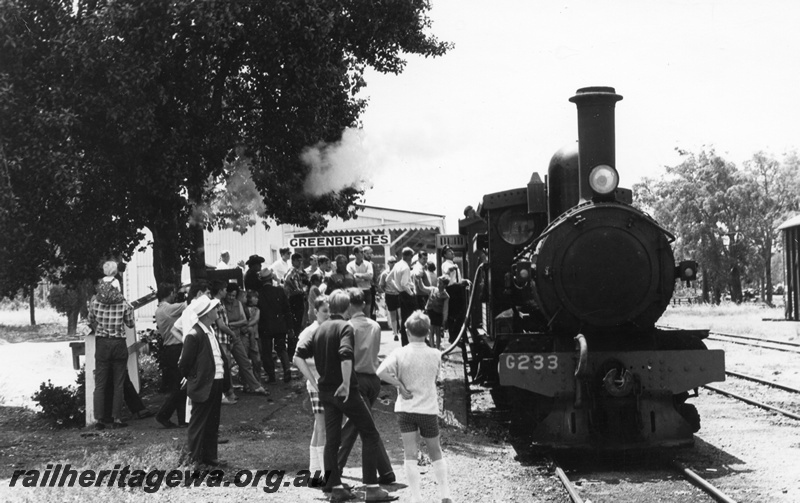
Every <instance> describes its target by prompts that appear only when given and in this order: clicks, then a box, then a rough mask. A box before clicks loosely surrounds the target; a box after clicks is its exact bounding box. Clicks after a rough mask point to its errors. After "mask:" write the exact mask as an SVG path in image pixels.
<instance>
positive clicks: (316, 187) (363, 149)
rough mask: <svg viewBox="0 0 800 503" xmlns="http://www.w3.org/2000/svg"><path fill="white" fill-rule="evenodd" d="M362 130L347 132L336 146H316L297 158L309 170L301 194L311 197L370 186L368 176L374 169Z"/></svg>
mask: <svg viewBox="0 0 800 503" xmlns="http://www.w3.org/2000/svg"><path fill="white" fill-rule="evenodd" d="M372 150H373V149H370V148H369V146H368V142H367V141H366V138H365V135H364V132H363V130H361V129H354V128H348V129H345V131H344V133H343V134H342V139H341V140H340V141H338V142H335V143H322V142H320V143H318V144H317V145H315V146H313V147H308V148H306V149H305V150H303V152H302V154H300V160H301V161H303V163H304V164H306V165H307V166H310V167H311V172H310V173H309V174H308V177H307V178H306V181H305V185H304V190H305V192H306V193H307V194H309V195H312V196H321V195H323V194H327V193H329V192H336V191H340V190H342V189H344V188H347V187H355V188H356V189H358V190H366V189H367V188H370V187H371V185H372V182H371V176H370V175H371V173H372V172H374V170H375V169H376V167H377V166H376V165H377V162H376V159H375V155H373V153H372V152H371V151H372Z"/></svg>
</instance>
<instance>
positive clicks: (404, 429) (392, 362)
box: [378, 310, 452, 503]
mask: <svg viewBox="0 0 800 503" xmlns="http://www.w3.org/2000/svg"><path fill="white" fill-rule="evenodd" d="M430 330H431V322H430V319H429V318H428V316H427V315H425V314H424V313H423V312H422V311H419V310H418V311H414V313H413V314H412V315H411V316H409V318H408V320H406V332H407V333H408V340H409V344H408V345H406V346H404V347H401V348H398V349H395V350H394V351H392V353H391V354H389V356H388V357H387V358H386V359H385V360H384V361H383V363H381V365H380V367H378V377H380V378H381V379H382V380H383V381H386V382H388V383H389V384H392V385H393V386H395V387H397V389H398V395H397V402H395V405H394V411H395V412H396V413H397V422H398V424H399V425H400V433H401V434H402V438H403V457H404V460H405V461H404V467H405V472H406V476H407V477H408V485H409V486H410V487H411V495H412V500H413V501H415V502H421V501H422V492H421V480H420V473H419V467H418V466H417V432H419V434H420V435H421V436H422V438H423V439H424V440H425V443H426V444H427V446H428V452H429V453H430V456H431V460H432V461H433V463H432V468H433V475H434V477H435V478H436V483H437V485H438V486H439V497H440V498H442V503H452V502H451V500H450V487H449V486H448V482H447V463H446V462H445V460H444V458H443V457H442V447H441V444H440V443H439V402H438V399H437V394H436V376H437V375H438V374H439V368H440V366H441V358H442V354H441V352H440V351H438V350H436V349H433V348H430V347H428V346H427V345H426V344H425V339H426V337H427V336H428V334H429V333H430Z"/></svg>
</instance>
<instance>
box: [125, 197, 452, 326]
mask: <svg viewBox="0 0 800 503" xmlns="http://www.w3.org/2000/svg"><path fill="white" fill-rule="evenodd" d="M360 208H361V210H362V211H360V212H359V213H358V217H357V218H355V219H351V220H347V221H344V220H341V219H339V218H332V219H330V221H329V223H328V227H327V229H326V230H325V231H324V232H322V233H315V232H313V231H309V230H308V229H307V228H304V227H296V226H292V225H277V224H276V223H275V222H273V221H269V220H268V221H267V223H269V226H270V228H269V229H265V228H264V225H263V224H262V223H261V222H259V223H257V224H256V225H255V226H253V227H251V228H249V229H248V230H247V232H245V233H244V234H240V233H239V232H237V231H234V230H232V229H219V230H214V231H213V232H208V231H206V232H205V236H204V246H205V257H206V263H207V264H206V265H207V267H209V268H214V267H216V265H217V263H218V262H219V260H220V254H221V253H222V252H223V251H228V252H229V253H230V264H232V265H235V264H237V263H239V262H240V261H246V260H247V259H248V257H250V255H254V254H257V255H261V256H262V257H264V259H265V260H266V261H265V265H267V266H268V265H270V264H272V263H273V262H275V261H276V260H278V259H279V258H280V255H279V250H280V249H281V248H285V247H288V248H291V249H292V251H293V252H295V251H296V252H299V253H301V254H302V255H303V257H304V267H305V266H307V265H308V258H309V257H310V256H311V255H320V254H324V255H327V256H328V257H329V258H330V259H331V260H333V258H334V257H335V256H336V255H338V254H343V255H345V256H349V255H350V253H351V251H352V248H353V246H355V245H361V246H366V245H369V246H371V247H372V250H373V252H374V254H373V264H374V265H375V266H376V268H377V269H382V268H383V267H384V266H385V264H386V259H387V258H388V257H389V256H390V255H395V256H399V253H400V251H401V250H402V249H403V248H404V247H406V246H408V247H410V248H412V249H413V250H414V251H420V250H426V251H428V253H429V254H431V255H433V254H435V252H436V236H437V235H440V234H446V229H445V217H444V215H436V214H432V213H422V212H417V211H407V210H397V209H389V208H380V207H376V206H360ZM144 233H145V238H144V239H143V241H142V243H141V246H142V247H144V246H145V245H146V244H147V242H148V241H150V240H152V235H151V234H150V232H149V231H148V230H147V229H144ZM376 274H377V272H376ZM181 281H182V283H184V284H186V283H189V282H190V281H191V279H190V277H189V268H188V266H184V268H183V272H182V275H181ZM123 288H124V290H125V297H126V298H127V299H131V300H133V299H139V298H141V297H143V296H145V295H147V294H149V293H151V292H153V291H155V290H156V281H155V276H154V274H153V250H152V248H151V247H146V249H145V251H142V252H136V254H135V255H134V256H133V257H132V259H131V261H130V262H129V263H128V264H127V268H126V270H125V274H124V282H123ZM155 309H156V303H155V302H151V303H150V304H147V305H145V306H142V307H141V308H139V309H137V310H136V311H135V313H136V319H137V323H138V322H139V321H140V320H141V321H142V322H144V323H150V322H152V320H153V316H154V314H155Z"/></svg>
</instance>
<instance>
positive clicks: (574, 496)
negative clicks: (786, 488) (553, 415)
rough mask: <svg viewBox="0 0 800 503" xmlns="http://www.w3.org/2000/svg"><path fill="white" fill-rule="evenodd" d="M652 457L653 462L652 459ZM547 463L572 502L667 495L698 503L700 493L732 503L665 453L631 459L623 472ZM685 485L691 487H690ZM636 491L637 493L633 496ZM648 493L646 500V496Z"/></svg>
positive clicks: (657, 498) (653, 498) (553, 461)
mask: <svg viewBox="0 0 800 503" xmlns="http://www.w3.org/2000/svg"><path fill="white" fill-rule="evenodd" d="M652 457H655V458H656V459H652ZM550 463H551V466H552V468H553V471H554V472H555V474H556V476H557V477H558V479H559V481H560V482H561V484H562V486H563V487H564V489H565V491H566V492H567V494H568V496H569V499H570V501H572V502H573V503H583V502H584V501H586V502H588V501H594V502H597V501H673V500H672V499H668V498H669V497H670V496H673V497H674V501H702V496H701V495H700V492H702V493H705V494H706V495H707V496H708V497H709V498H710V499H709V501H710V500H714V501H719V502H723V503H733V502H735V500H734V499H732V498H731V497H729V496H728V495H727V494H725V493H724V492H722V491H720V490H719V489H718V488H716V487H715V486H714V484H712V483H711V482H709V481H708V480H706V479H705V478H703V477H702V476H700V475H699V474H698V473H696V472H695V471H693V470H691V469H690V468H687V467H686V466H684V465H683V464H681V463H680V462H677V461H673V460H668V459H666V458H665V454H664V453H661V452H658V453H655V455H654V456H648V457H647V458H645V459H640V458H639V457H638V456H634V458H633V459H632V460H629V461H628V462H627V463H625V464H624V465H623V466H622V469H623V470H624V471H623V472H622V473H620V471H619V469H609V468H607V467H606V466H603V467H602V468H596V467H591V466H590V467H588V468H587V467H585V466H583V467H572V468H569V469H566V470H565V469H564V468H563V467H562V465H569V464H572V462H571V461H565V462H562V461H559V460H557V459H556V458H555V457H552V458H550ZM612 464H613V463H612ZM629 465H632V466H629ZM620 475H623V476H624V477H627V478H629V480H633V479H636V478H639V479H641V482H642V484H640V486H641V487H640V488H639V490H638V491H637V490H636V489H632V488H631V487H630V484H628V483H623V482H622V481H621V480H620V479H621V477H620ZM626 482H627V481H626ZM688 484H692V486H693V487H690V486H689V485H688ZM655 485H658V486H659V488H658V490H657V491H654V490H653V489H654V486H655ZM637 492H640V493H639V494H637ZM648 492H649V493H650V497H648V495H647V493H648Z"/></svg>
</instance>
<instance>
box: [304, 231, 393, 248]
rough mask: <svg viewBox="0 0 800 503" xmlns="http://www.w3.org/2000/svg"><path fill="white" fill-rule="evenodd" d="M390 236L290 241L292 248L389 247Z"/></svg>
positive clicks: (315, 237)
mask: <svg viewBox="0 0 800 503" xmlns="http://www.w3.org/2000/svg"><path fill="white" fill-rule="evenodd" d="M389 243H390V242H389V235H388V234H354V235H351V236H308V237H299V238H291V239H289V247H290V248H329V247H334V246H388V245H389Z"/></svg>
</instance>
